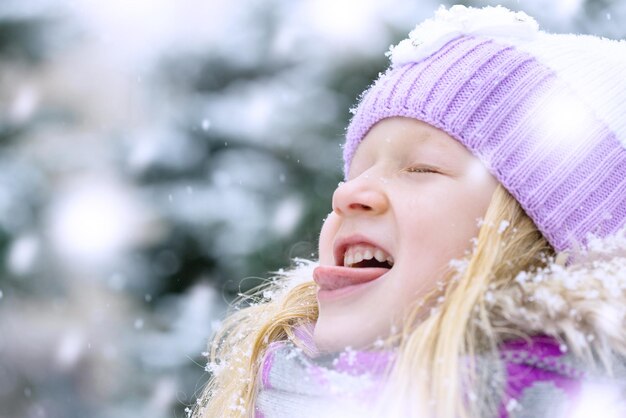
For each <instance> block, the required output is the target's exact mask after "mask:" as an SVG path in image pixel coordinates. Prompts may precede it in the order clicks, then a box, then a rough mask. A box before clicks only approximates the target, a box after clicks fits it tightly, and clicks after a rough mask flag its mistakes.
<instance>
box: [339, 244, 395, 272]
mask: <svg viewBox="0 0 626 418" xmlns="http://www.w3.org/2000/svg"><path fill="white" fill-rule="evenodd" d="M342 252H343V255H341V253H342ZM338 255H339V257H336V259H337V260H343V263H341V264H340V263H337V265H339V266H343V267H353V268H365V267H379V268H386V269H390V268H392V267H393V264H394V260H393V257H392V256H391V255H390V254H388V253H387V252H385V251H384V250H382V249H381V248H378V247H376V246H374V245H371V244H353V245H347V246H345V247H342V248H340V251H339V254H338Z"/></svg>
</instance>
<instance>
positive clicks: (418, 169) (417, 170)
mask: <svg viewBox="0 0 626 418" xmlns="http://www.w3.org/2000/svg"><path fill="white" fill-rule="evenodd" d="M407 171H408V172H409V173H437V171H435V170H433V169H430V168H427V167H410V168H408V169H407Z"/></svg>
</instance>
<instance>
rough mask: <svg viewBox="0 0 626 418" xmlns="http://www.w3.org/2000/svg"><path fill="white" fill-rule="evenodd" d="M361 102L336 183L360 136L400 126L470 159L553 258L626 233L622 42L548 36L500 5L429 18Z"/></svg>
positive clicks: (395, 51)
mask: <svg viewBox="0 0 626 418" xmlns="http://www.w3.org/2000/svg"><path fill="white" fill-rule="evenodd" d="M389 55H390V56H391V66H390V68H389V69H388V70H387V72H386V73H385V74H383V75H381V76H380V78H379V79H378V80H377V81H376V82H375V83H374V84H373V85H372V86H371V87H370V88H369V89H368V90H367V91H366V92H364V94H363V95H362V98H361V100H360V102H359V104H358V106H357V107H356V109H354V110H353V113H354V116H353V118H352V120H351V122H350V125H349V126H348V129H347V134H346V138H347V139H346V144H345V146H344V164H345V166H344V172H345V175H346V177H347V174H348V170H349V167H350V162H351V160H352V157H353V155H354V153H355V151H356V149H357V147H358V145H359V143H360V142H361V140H362V139H363V137H364V136H365V135H366V134H367V132H368V131H369V130H370V129H371V128H372V127H373V126H374V124H376V123H377V122H379V121H380V120H382V119H385V118H389V117H394V116H403V117H409V118H415V119H419V120H421V121H424V122H426V123H428V124H430V125H432V126H435V127H437V128H439V129H441V130H443V131H445V132H446V133H447V134H449V135H450V136H452V137H453V138H455V139H457V140H458V141H459V142H461V143H462V144H463V145H464V146H465V147H466V148H467V149H468V150H470V151H471V152H472V153H473V154H474V155H475V156H476V157H478V158H479V159H480V160H481V161H482V163H483V164H484V165H485V167H487V169H488V170H489V171H490V172H491V173H492V174H493V175H494V176H495V177H496V178H497V179H498V180H499V182H500V183H501V184H502V185H503V186H504V187H505V188H506V189H507V190H508V191H509V192H510V193H511V194H512V195H513V196H514V197H515V198H516V199H517V201H518V202H519V203H520V204H521V206H522V207H523V208H524V210H525V211H526V213H527V214H528V215H529V216H530V217H531V218H532V219H533V221H534V222H535V224H536V225H537V227H538V228H539V230H540V231H541V232H542V234H543V235H544V236H545V238H546V239H547V240H548V241H549V242H550V244H551V245H552V246H553V247H554V249H555V250H556V251H563V250H567V249H570V248H573V247H574V246H576V245H577V243H580V244H581V245H583V246H585V245H586V243H587V241H588V239H589V236H588V235H589V234H593V235H595V236H598V237H605V236H607V235H611V234H613V233H615V232H617V231H618V230H619V229H620V228H622V227H623V226H624V225H625V224H626V149H625V144H626V76H624V74H626V42H624V41H612V40H608V39H602V38H597V37H593V36H586V35H585V36H583V35H581V36H578V35H571V34H570V35H558V34H548V33H545V32H542V31H539V30H538V27H537V23H536V22H535V21H534V19H532V18H531V17H529V16H528V15H526V14H524V13H521V12H517V13H514V12H511V11H509V10H507V9H505V8H503V7H501V6H498V7H486V8H483V9H474V8H467V7H464V6H453V7H452V8H450V9H449V10H446V9H444V8H441V9H439V11H438V12H437V14H436V15H435V17H434V18H433V19H429V20H427V21H425V22H423V23H422V24H420V25H418V26H417V27H416V28H415V29H414V30H413V31H412V32H411V34H410V35H409V38H408V39H406V40H404V41H402V42H401V43H400V44H398V45H397V46H396V47H392V48H391V50H390V52H389Z"/></svg>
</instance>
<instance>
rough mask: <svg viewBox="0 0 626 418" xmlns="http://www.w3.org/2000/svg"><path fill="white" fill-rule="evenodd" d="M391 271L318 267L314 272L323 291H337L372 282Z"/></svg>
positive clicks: (375, 268) (366, 268)
mask: <svg viewBox="0 0 626 418" xmlns="http://www.w3.org/2000/svg"><path fill="white" fill-rule="evenodd" d="M388 271H389V269H388V268H384V267H362V268H353V267H341V266H318V267H316V268H315V270H313V279H314V280H315V283H317V284H318V285H319V287H320V288H321V289H323V290H335V289H340V288H342V287H346V286H353V285H357V284H361V283H367V282H371V281H372V280H376V279H378V278H379V277H380V276H382V275H383V274H385V273H387V272H388Z"/></svg>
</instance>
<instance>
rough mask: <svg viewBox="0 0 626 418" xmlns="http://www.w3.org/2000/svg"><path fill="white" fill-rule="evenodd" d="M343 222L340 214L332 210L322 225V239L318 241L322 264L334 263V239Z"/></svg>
mask: <svg viewBox="0 0 626 418" xmlns="http://www.w3.org/2000/svg"><path fill="white" fill-rule="evenodd" d="M340 225H341V222H340V220H339V216H337V214H336V213H335V212H331V213H330V214H329V215H328V216H327V217H326V220H325V221H324V225H322V230H321V232H320V239H319V243H318V251H319V258H320V260H319V261H320V264H321V265H334V264H335V257H334V255H333V241H334V240H335V237H336V236H337V232H338V231H339V226H340Z"/></svg>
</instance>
